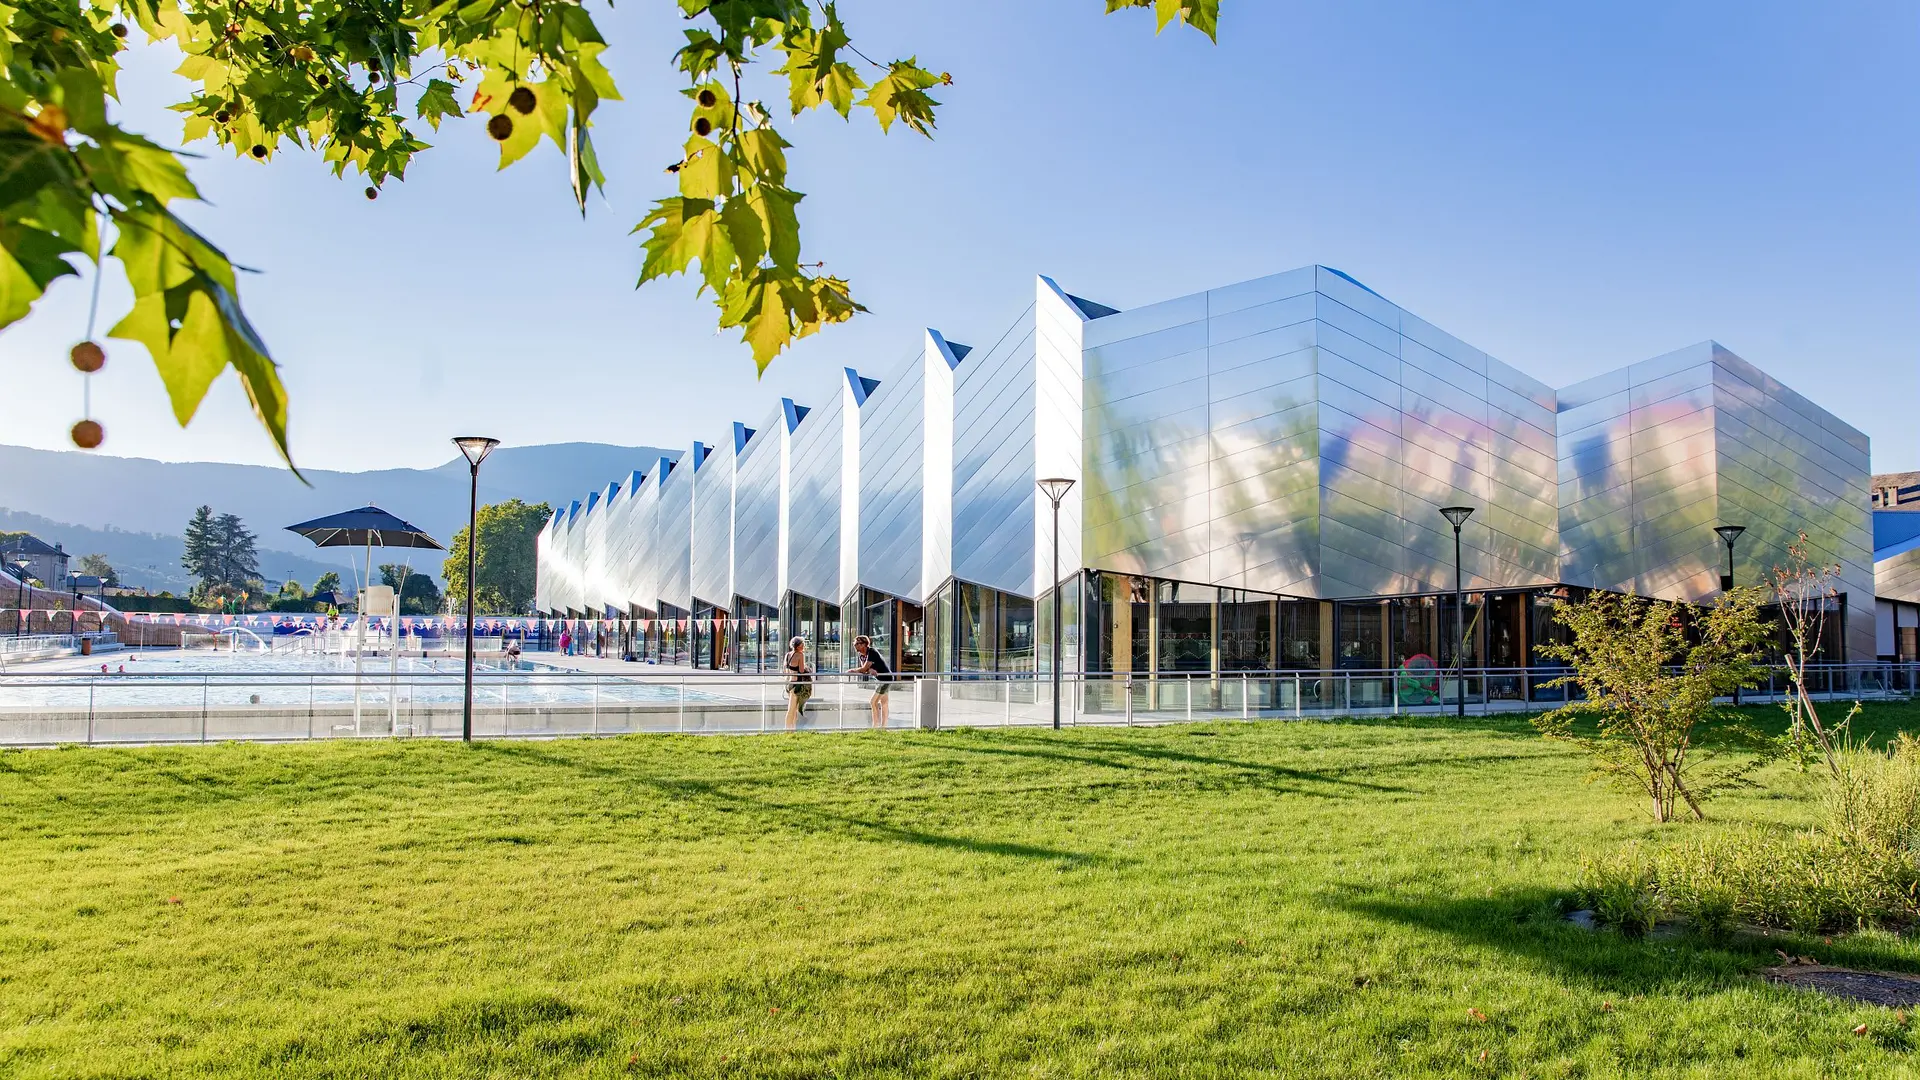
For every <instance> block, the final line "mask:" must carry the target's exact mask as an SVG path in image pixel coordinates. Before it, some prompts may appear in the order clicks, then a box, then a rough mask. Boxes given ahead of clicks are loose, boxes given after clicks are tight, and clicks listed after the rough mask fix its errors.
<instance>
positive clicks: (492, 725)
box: [0, 661, 1920, 746]
mask: <svg viewBox="0 0 1920 1080" xmlns="http://www.w3.org/2000/svg"><path fill="white" fill-rule="evenodd" d="M443 663H444V662H443ZM489 663H490V664H491V663H493V661H490V662H489ZM1809 674H1810V683H1811V685H1812V688H1813V691H1814V693H1815V696H1816V697H1821V698H1832V699H1855V698H1887V697H1908V696H1911V695H1912V694H1913V693H1914V691H1915V689H1916V687H1920V664H1911V663H1909V664H1850V665H1829V666H1823V667H1820V668H1816V669H1813V670H1812V671H1810V673H1809ZM1560 675H1561V673H1558V672H1553V671H1542V670H1540V669H1520V668H1481V669H1469V670H1467V671H1466V672H1464V673H1462V674H1461V675H1460V676H1458V677H1456V675H1455V674H1454V673H1453V672H1450V671H1446V672H1440V671H1407V670H1393V671H1381V670H1371V669H1367V670H1361V669H1353V670H1334V671H1240V672H1221V673H1212V672H1161V673H1151V674H1149V673H1139V672H1136V673H1131V674H1126V673H1120V674H1098V673H1094V674H1078V673H1074V674H1067V673H1063V674H1062V676H1061V682H1060V693H1061V715H1062V722H1063V723H1065V724H1069V725H1075V726H1086V725H1146V724H1166V723H1182V722H1187V721H1197V720H1224V719H1239V720H1262V719H1267V720H1270V719H1296V718H1306V717H1329V716H1369V715H1371V716H1391V715H1407V716H1419V715H1427V716H1437V717H1446V716H1449V715H1451V714H1452V713H1453V712H1454V710H1455V708H1456V706H1455V704H1454V702H1455V695H1456V694H1457V693H1459V694H1464V696H1465V700H1466V710H1467V712H1468V713H1469V714H1471V715H1475V716H1484V715H1488V714H1492V713H1500V712H1520V711H1539V710H1542V709H1547V708H1552V707H1553V706H1554V705H1557V704H1559V703H1561V702H1562V701H1564V700H1565V693H1566V691H1565V689H1564V688H1553V687H1549V686H1547V684H1548V683H1549V682H1551V681H1553V680H1554V679H1557V678H1559V677H1560ZM810 685H811V691H810V694H809V696H808V699H807V701H806V702H805V704H804V707H803V708H802V709H800V710H799V711H798V712H797V713H793V712H792V711H791V710H790V709H789V704H790V702H791V700H792V699H791V697H790V694H789V687H788V683H787V681H786V679H785V678H784V677H783V676H780V675H772V674H736V673H729V672H696V671H689V670H686V669H674V668H654V667H650V668H647V669H645V670H641V671H636V672H634V673H631V674H629V673H625V672H621V673H617V674H615V673H604V674H603V673H594V672H580V671H568V670H561V669H557V668H552V667H548V666H545V665H541V664H535V663H523V664H521V665H520V669H517V670H506V669H503V668H500V667H497V666H490V667H488V668H486V669H483V670H481V671H479V672H477V673H476V676H475V681H474V731H475V734H476V736H478V737H483V738H543V737H556V736H569V735H613V734H626V733H633V732H661V733H671V732H682V733H698V734H749V733H752V734H758V733H770V732H778V731H787V730H799V731H847V730H864V729H868V728H874V727H882V726H884V727H886V728H889V729H906V728H921V729H933V728H942V727H959V726H991V727H1016V726H1041V725H1047V724H1050V723H1051V722H1052V715H1053V710H1052V704H1053V697H1052V694H1053V683H1052V680H1051V677H1050V676H1048V675H1047V674H1045V673H1040V674H1037V675H1036V674H1034V673H1031V672H1017V673H991V672H978V673H976V672H965V673H954V674H939V675H917V674H906V675H901V676H898V677H897V678H896V680H895V681H893V682H891V683H889V684H887V685H888V687H889V690H888V692H887V693H886V715H885V716H884V718H879V717H876V715H875V713H874V710H873V705H872V701H873V697H874V694H875V689H876V684H875V683H874V682H873V681H871V680H868V679H863V678H861V677H858V676H852V675H837V674H818V675H814V676H813V681H812V683H811V684H810ZM1788 690H1789V684H1788V682H1787V680H1786V678H1785V674H1784V672H1776V673H1775V675H1774V677H1773V678H1772V679H1771V680H1770V681H1769V682H1767V683H1766V684H1764V685H1762V686H1760V687H1758V688H1756V689H1753V690H1749V691H1746V692H1745V695H1744V697H1743V700H1744V701H1745V702H1746V703H1747V704H1759V703H1763V702H1768V701H1777V700H1780V699H1781V698H1782V697H1784V695H1785V694H1786V693H1787V692H1788ZM461 701H462V677H461V672H460V671H459V670H458V666H457V665H452V666H448V667H446V668H445V669H444V670H433V669H432V668H431V667H429V666H424V665H417V666H414V667H412V668H409V669H405V670H401V671H398V672H395V671H392V670H390V669H388V667H387V665H386V664H385V663H384V662H382V663H381V664H380V665H378V666H377V667H376V666H374V665H371V664H370V665H369V666H368V668H367V669H366V670H365V671H363V672H362V674H360V675H359V676H358V677H356V676H355V675H354V673H353V672H352V671H351V670H344V671H333V672H316V673H303V674H293V673H272V672H257V671H247V672H242V671H234V672H219V671H206V672H166V673H159V674H146V673H121V672H118V671H116V672H115V673H113V674H107V675H103V674H99V673H95V672H73V673H23V672H20V671H18V670H15V671H11V672H8V673H6V674H0V745H14V746H31V745H39V746H45V745H54V744H61V743H89V744H91V743H178V742H216V741H227V740H255V741H282V740H306V739H328V738H368V737H380V738H386V737H428V738H449V737H458V736H459V733H460V725H461Z"/></svg>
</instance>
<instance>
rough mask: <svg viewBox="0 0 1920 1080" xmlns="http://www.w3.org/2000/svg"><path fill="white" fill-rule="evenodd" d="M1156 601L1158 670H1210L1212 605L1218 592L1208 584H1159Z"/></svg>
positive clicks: (1211, 661) (1179, 582)
mask: <svg viewBox="0 0 1920 1080" xmlns="http://www.w3.org/2000/svg"><path fill="white" fill-rule="evenodd" d="M1155 592H1156V594H1157V599H1158V600H1159V604H1158V607H1159V612H1158V614H1159V623H1160V634H1159V638H1160V665H1159V667H1160V670H1161V671H1212V670H1213V604H1214V601H1215V599H1217V596H1218V590H1216V589H1214V587H1213V586H1211V585H1192V584H1188V583H1186V582H1182V581H1162V582H1160V583H1159V586H1158V587H1157V588H1156V590H1155Z"/></svg>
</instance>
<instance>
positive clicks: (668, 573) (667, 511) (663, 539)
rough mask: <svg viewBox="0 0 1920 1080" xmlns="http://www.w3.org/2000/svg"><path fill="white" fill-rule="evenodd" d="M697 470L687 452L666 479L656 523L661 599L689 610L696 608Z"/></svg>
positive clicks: (655, 533)
mask: <svg viewBox="0 0 1920 1080" xmlns="http://www.w3.org/2000/svg"><path fill="white" fill-rule="evenodd" d="M693 473H694V466H693V458H692V457H691V456H687V455H683V456H682V457H681V459H680V463H679V465H678V466H676V467H675V468H674V469H673V470H672V471H670V472H668V473H667V474H666V475H665V476H664V477H663V478H662V483H661V485H660V495H659V502H658V505H657V506H656V507H655V510H654V522H653V543H654V563H655V565H656V566H658V567H659V577H658V579H657V586H658V589H659V598H660V602H661V603H663V604H672V605H674V606H675V607H680V608H686V609H688V610H691V609H692V608H693V582H692V577H691V573H690V572H691V569H692V556H693V485H694V476H693Z"/></svg>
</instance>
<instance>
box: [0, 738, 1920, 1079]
mask: <svg viewBox="0 0 1920 1080" xmlns="http://www.w3.org/2000/svg"><path fill="white" fill-rule="evenodd" d="M1868 719H1869V720H1871V721H1872V722H1874V723H1875V724H1877V725H1879V726H1881V727H1882V728H1887V727H1891V726H1893V725H1908V726H1913V727H1920V710H1916V709H1913V708H1911V707H1899V706H1881V707H1878V708H1877V710H1876V711H1873V712H1871V713H1870V714H1869V717H1868ZM1584 774H1585V767H1584V765H1583V764H1582V762H1581V760H1580V759H1579V758H1577V757H1575V756H1573V755H1572V754H1571V753H1570V752H1569V751H1568V750H1566V749H1565V748H1563V747H1561V746H1559V745H1556V744H1551V743H1548V742H1545V741H1543V740H1542V739H1540V738H1539V737H1537V736H1536V735H1534V734H1533V732H1532V730H1531V728H1529V727H1527V725H1526V724H1525V723H1524V722H1523V721H1516V720H1502V719H1492V720H1483V719H1475V718H1469V719H1468V720H1467V721H1465V722H1464V723H1461V724H1456V723H1455V722H1454V721H1452V720H1446V721H1411V720H1404V719H1403V720H1399V721H1395V722H1387V721H1351V722H1331V723H1320V722H1297V723H1276V722H1268V723H1256V724H1239V723H1223V724H1211V725H1200V726H1194V727H1173V728H1159V729H1135V730H1124V729H1122V730H1112V729H1108V730H1078V731H1067V732H1064V733H1058V734H1056V733H1053V732H1050V731H1032V730H1014V731H1004V732H1003V731H993V732H986V731H949V732H940V733H928V734H900V733H891V734H878V735H876V734H846V735H838V734H836V735H798V736H771V737H756V738H694V737H676V736H638V737H629V738H619V739H607V740H598V741H589V740H568V741H558V742H501V743H486V744H478V745H474V746H471V747H468V746H462V745H460V744H458V743H453V744H448V743H427V742H422V743H387V742H377V743H375V742H369V743H361V744H321V745H301V746H254V745H229V746H212V747H204V748H200V747H196V748H180V749H139V750H99V749H94V750H82V749H65V750H43V751H21V752H11V753H4V754H0V884H3V885H4V889H3V890H0V1076H6V1077H38V1076H63V1077H65V1076H101V1077H105V1076H169V1077H173V1076H195V1075H229V1076H237V1075H244V1076H314V1077H399V1076H442V1077H469V1076H500V1077H508V1076H512V1077H522V1076H631V1075H651V1076H661V1075H689V1076H783V1077H789V1076H790V1077H827V1076H892V1075H915V1076H920V1075H925V1076H1110V1075H1134V1076H1167V1075H1181V1076H1185V1075H1193V1076H1212V1075H1253V1074H1263V1075H1288V1076H1361V1075H1411V1076H1426V1075H1462V1076H1475V1075H1497V1076H1529V1077H1556V1076H1615V1075H1631V1076H1689V1077H1694V1076H1697V1077H1709V1076H1714V1077H1718V1076H1732V1075H1755V1076H1761V1075H1764V1076H1806V1077H1814V1076H1842V1075H1844V1076H1871V1077H1888V1076H1904V1075H1910V1074H1911V1073H1912V1071H1913V1066H1912V1065H1910V1064H1909V1062H1910V1060H1911V1058H1912V1049H1913V1047H1914V1045H1915V1042H1916V1040H1917V1038H1920V1037H1916V1036H1915V1035H1914V1034H1912V1032H1911V1029H1909V1028H1907V1027H1905V1026H1903V1025H1902V1024H1901V1023H1900V1021H1899V1020H1898V1019H1896V1017H1895V1015H1894V1014H1893V1013H1892V1012H1891V1011H1889V1010H1884V1009H1875V1008H1869V1007H1853V1006H1848V1005H1845V1004H1840V1003H1835V1002H1831V1001H1828V1000H1826V999H1823V998H1818V997H1815V996H1813V995H1811V994H1806V993H1803V992H1797V991H1788V990H1783V989H1778V988H1774V987H1770V986H1766V985H1763V984H1762V983H1760V982H1758V981H1757V980H1756V979H1754V978H1752V977H1751V973H1752V972H1753V971H1755V970H1756V969H1758V968H1759V967H1762V966H1764V965H1765V964H1766V963H1767V962H1769V961H1771V960H1772V958H1773V957H1772V953H1771V951H1770V950H1771V946H1772V945H1773V944H1774V943H1775V942H1774V941H1771V940H1767V941H1759V940H1756V941H1747V942H1743V943H1736V944H1733V945H1730V946H1725V947H1717V948H1716V947H1710V946H1707V945H1705V944H1701V943H1697V942H1695V941H1692V940H1687V939H1680V940H1669V941H1659V940H1656V941H1650V942H1632V941H1627V940H1623V939H1621V938H1620V937H1618V936H1616V935H1614V934H1611V933H1601V934H1591V933H1585V932H1582V931H1580V930H1577V929H1574V928H1572V927H1571V926H1569V925H1567V924H1566V923H1564V922H1563V921H1561V920H1560V919H1558V918H1557V916H1556V915H1555V910H1556V908H1555V905H1556V904H1557V902H1558V900H1559V899H1560V898H1561V897H1563V896H1565V895H1566V894H1567V891H1568V887H1569V884H1570V882H1571V880H1572V878H1573V875H1574V873H1575V869H1576V867H1577V865H1578V862H1579V857H1580V854H1581V853H1582V852H1583V851H1597V850H1604V849H1610V848H1611V847H1613V846H1614V845H1615V844H1617V843H1618V842H1620V841H1621V840H1623V839H1625V838H1628V837H1635V836H1643V837H1677V836H1682V835H1687V833H1686V830H1689V829H1696V828H1700V827H1702V826H1691V825H1689V826H1675V827H1671V828H1669V829H1668V830H1665V831H1662V830H1659V829H1656V828H1655V827H1653V826H1652V825H1650V824H1649V823H1648V822H1647V821H1646V820H1645V818H1644V817H1643V816H1642V815H1641V813H1640V811H1639V809H1638V805H1637V803H1635V802H1633V801H1632V800H1630V799H1628V798H1627V797H1626V796H1624V795H1620V794H1617V793H1615V792H1613V791H1611V790H1609V789H1606V788H1602V787H1595V786H1588V785H1586V784H1584V783H1583V776H1584ZM1767 779H1768V780H1769V786H1768V787H1767V789H1765V790H1764V791H1761V792H1755V793H1751V794H1746V795H1742V796H1738V797H1729V798H1726V799H1724V800H1722V801H1720V802H1718V803H1715V804H1713V809H1714V810H1716V811H1717V818H1718V820H1719V821H1721V822H1732V821H1743V820H1744V821H1752V820H1764V821H1776V822H1785V823H1791V822H1800V821H1805V820H1808V816H1809V815H1810V813H1811V808H1810V806H1809V804H1808V803H1807V801H1806V800H1805V798H1804V797H1803V796H1804V793H1805V792H1806V791H1807V790H1810V789H1809V788H1807V787H1806V785H1807V784H1808V783H1809V781H1808V780H1807V779H1806V778H1804V777H1802V776H1800V775H1799V774H1796V773H1793V772H1792V771H1790V770H1788V769H1786V768H1784V767H1778V766H1776V767H1774V768H1772V769H1771V770H1770V771H1769V772H1768V774H1767ZM1705 827H1716V826H1714V825H1709V826H1705ZM174 898H177V899H178V902H177V903H176V902H174ZM1788 947H1790V948H1791V949H1792V950H1793V951H1795V952H1805V953H1809V954H1811V955H1814V956H1816V957H1818V958H1819V959H1821V960H1824V961H1831V962H1837V963H1852V964H1856V965H1864V966H1872V967H1882V968H1890V969H1897V970H1907V971H1920V946H1917V945H1916V944H1915V943H1914V942H1912V941H1908V940H1900V939H1895V938H1892V937H1889V936H1884V935H1865V936H1858V937H1853V938H1843V939H1839V940H1837V941H1836V942H1834V943H1833V944H1831V945H1829V944H1826V943H1824V942H1821V941H1817V940H1815V941H1808V940H1798V941H1793V942H1790V943H1789V946H1788ZM1483 1018H1484V1019H1483ZM1862 1023H1865V1024H1866V1025H1868V1028H1869V1032H1868V1034H1867V1035H1865V1036H1857V1035H1855V1034H1853V1033H1852V1030H1851V1029H1852V1028H1853V1027H1854V1026H1855V1025H1858V1024H1862Z"/></svg>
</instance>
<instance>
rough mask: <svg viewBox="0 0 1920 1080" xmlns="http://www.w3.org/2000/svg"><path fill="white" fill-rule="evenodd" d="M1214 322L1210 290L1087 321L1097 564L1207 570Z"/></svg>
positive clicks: (1085, 418) (1091, 559)
mask: <svg viewBox="0 0 1920 1080" xmlns="http://www.w3.org/2000/svg"><path fill="white" fill-rule="evenodd" d="M1207 333H1208V327H1207V295H1206V294H1205V293H1196V294H1194V295H1192V296H1184V297H1179V298H1176V299H1172V300H1164V301H1161V302H1159V303H1156V304H1149V305H1147V306H1145V307H1139V308H1134V309H1132V310H1129V311H1122V312H1118V313H1116V314H1113V315H1108V316H1106V317H1105V318H1102V319H1096V320H1094V321H1093V322H1091V323H1089V324H1087V326H1086V327H1085V329H1084V332H1083V336H1082V346H1083V350H1084V351H1083V354H1082V357H1081V364H1082V370H1083V372H1084V379H1085V384H1084V387H1083V389H1082V401H1081V408H1082V410H1083V415H1082V433H1083V439H1084V442H1085V448H1084V450H1083V454H1084V457H1083V460H1082V469H1083V471H1084V474H1085V494H1084V497H1083V498H1082V500H1081V513H1082V553H1083V559H1084V561H1085V562H1086V564H1087V565H1088V566H1091V567H1095V568H1097V569H1102V570H1112V571H1116V572H1120V573H1129V574H1149V575H1153V576H1157V577H1167V578H1176V579H1181V580H1187V581H1205V580H1207V577H1208V569H1207V567H1208V563H1209V561H1210V548H1211V531H1212V530H1211V523H1210V520H1209V503H1210V502H1211V493H1210V491H1209V486H1208V468H1207V463H1208V456H1209V444H1210V440H1209V432H1208V424H1207V416H1208V410H1207V392H1208V387H1207Z"/></svg>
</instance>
